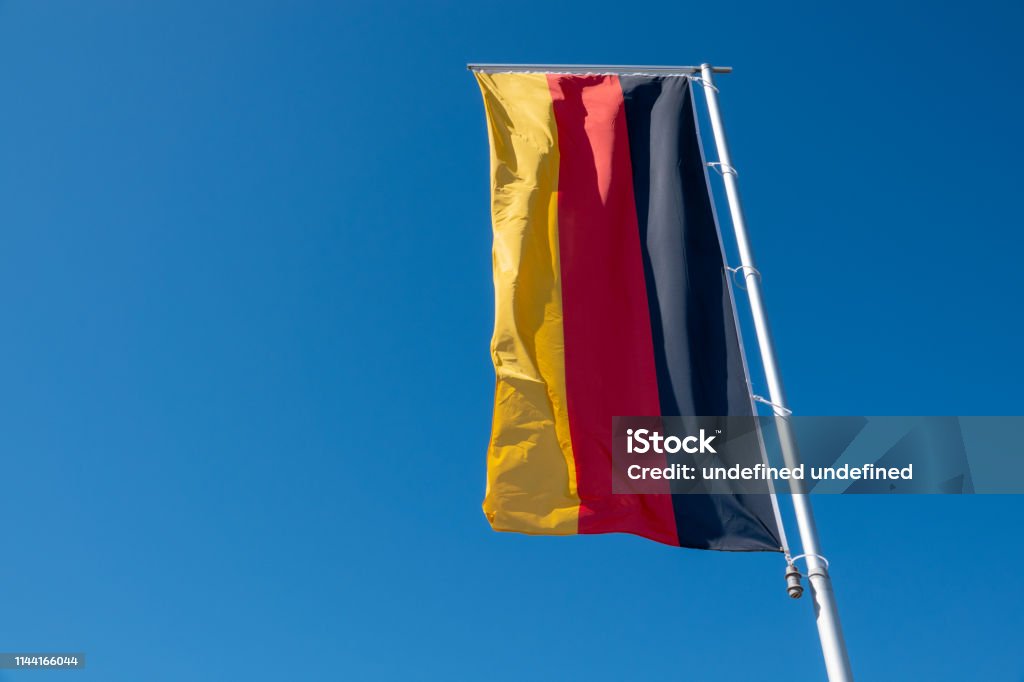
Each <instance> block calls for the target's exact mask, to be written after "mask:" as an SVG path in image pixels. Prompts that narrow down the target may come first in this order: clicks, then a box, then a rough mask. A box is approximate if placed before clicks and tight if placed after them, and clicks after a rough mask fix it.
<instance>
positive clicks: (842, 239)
mask: <svg viewBox="0 0 1024 682" xmlns="http://www.w3.org/2000/svg"><path fill="white" fill-rule="evenodd" d="M957 5H958V6H950V4H949V3H923V2H922V3H892V2H887V3H856V4H846V5H843V6H839V5H835V4H832V3H810V2H808V3H802V4H788V3H783V4H779V3H772V4H768V3H742V2H736V3H717V4H715V3H710V4H709V3H665V4H663V5H660V6H659V5H654V4H652V5H648V6H644V5H642V4H636V3H634V4H626V5H623V4H618V3H616V4H612V3H601V2H591V3H547V2H543V3H542V2H518V3H512V4H499V3H474V4H465V5H463V4H456V3H441V2H430V3H387V4H385V3H359V4H356V3H344V2H336V3H313V2H302V3H285V2H278V3H267V2H252V3H247V4H245V5H244V6H243V5H242V4H239V3H225V2H203V3H129V2H119V3H112V2H92V3H70V2H68V3H56V2H50V3H30V2H2V3H0V64H2V68H0V93H2V100H3V102H4V104H3V106H2V107H0V149H2V150H3V151H2V158H3V162H2V163H0V199H2V202H0V215H2V227H0V311H2V315H3V333H0V458H2V462H3V471H4V476H3V479H2V482H0V491H2V493H0V529H2V534H0V537H3V540H4V541H3V543H2V545H0V548H2V552H0V650H4V651H17V650H77V651H85V652H87V655H88V657H89V663H88V668H87V669H86V670H84V671H79V672H59V671H58V672H49V673H46V672H33V673H13V672H0V680H4V681H6V680H21V679H28V678H29V677H31V678H32V679H50V678H53V679H72V678H73V679H76V680H104V681H119V680H138V679H146V680H153V681H158V680H182V679H187V680H226V679H243V680H253V681H261V680H285V679H287V680H293V679H294V680H300V679H301V680H319V679H353V680H362V679H380V680H408V679H445V680H448V679H465V680H478V679H488V680H494V681H501V680H521V679H552V680H554V679H558V680H598V679H681V680H711V679H724V680H751V679H758V680H784V679H785V680H812V679H820V678H821V676H822V674H823V667H822V664H821V660H820V654H819V650H818V643H817V636H816V631H815V628H814V620H813V615H812V612H811V606H810V604H809V602H808V601H807V600H806V599H805V600H802V601H800V602H791V601H790V600H788V599H787V597H786V595H785V591H784V589H783V587H784V586H783V580H782V572H783V569H784V566H783V564H782V561H781V559H780V558H779V557H777V556H772V555H728V554H717V553H710V552H695V551H684V550H672V549H670V548H667V547H662V546H660V545H656V544H654V543H650V542H646V541H643V540H640V539H637V538H632V537H618V536H605V537H584V538H527V537H519V536H514V535H506V534H496V533H493V532H491V531H490V530H489V528H488V526H487V523H486V521H485V520H484V517H483V515H482V513H481V511H480V501H481V498H482V495H483V483H484V451H485V447H486V441H487V435H488V430H489V426H490V424H489V420H490V410H491V405H490V399H491V391H492V388H493V372H492V368H491V366H490V361H489V356H488V349H487V345H488V340H489V336H490V327H491V315H492V292H491V284H490V272H489V268H490V234H489V230H490V226H489V214H488V194H487V192H488V184H487V148H486V130H485V123H484V117H483V111H482V105H481V103H480V98H479V93H478V91H477V89H476V85H475V83H474V82H473V79H472V78H471V76H470V75H469V74H468V73H467V72H466V71H465V69H464V65H465V63H466V62H467V61H494V62H500V61H525V62H557V63H562V62H569V63H573V62H585V63H640V64H643V63H652V64H687V63H699V62H701V61H710V62H715V63H720V64H730V65H732V66H734V67H735V68H736V71H735V73H734V74H731V75H728V76H721V77H720V78H719V85H720V87H721V89H722V95H721V98H722V106H723V110H724V114H725V119H726V124H727V126H728V129H729V133H730V140H731V143H732V147H733V156H734V162H735V164H736V165H737V167H738V168H739V170H740V173H741V186H742V189H743V192H744V199H745V205H746V210H747V217H748V221H749V224H750V230H751V234H752V239H753V243H754V247H755V250H756V254H757V257H758V260H759V265H760V267H761V270H762V272H763V273H764V282H765V287H766V295H767V303H768V307H769V312H770V315H771V318H772V323H773V326H774V331H775V335H776V341H777V345H778V350H779V359H780V364H781V367H782V370H783V373H784V377H785V380H786V383H787V388H788V392H789V395H790V399H791V402H792V405H793V407H794V409H795V410H796V411H798V412H799V413H802V414H983V415H988V414H1020V413H1021V403H1022V400H1021V385H1022V384H1024V370H1022V369H1021V363H1020V362H1019V356H1020V348H1021V322H1020V315H1019V312H1018V310H1019V302H1018V299H1019V296H1020V292H1021V290H1022V286H1024V275H1022V274H1021V273H1022V268H1021V266H1020V264H1019V263H1018V262H1017V261H1018V260H1019V259H1018V257H1017V255H1015V254H1017V253H1018V252H1019V251H1020V249H1021V246H1022V241H1024V237H1022V235H1021V226H1022V225H1021V218H1020V212H1019V205H1018V204H1019V202H1018V200H1017V199H1018V195H1019V186H1020V182H1021V179H1022V173H1021V170H1020V166H1019V159H1020V158H1021V154H1022V151H1024V149H1022V142H1024V138H1022V134H1021V128H1020V121H1021V120H1022V118H1024V104H1022V99H1021V96H1020V93H1019V91H1018V90H1019V80H1020V72H1021V67H1022V65H1024V64H1022V62H1024V59H1022V53H1021V49H1020V39H1019V36H1020V31H1021V28H1022V23H1024V22H1022V16H1021V10H1020V9H1019V7H1017V6H1014V5H1012V4H1011V3H986V2H973V3H958V4H957ZM715 187H716V189H720V185H717V184H716V185H715ZM742 303H743V301H742V300H741V305H742ZM815 505H816V509H817V512H818V520H819V526H820V528H821V532H822V538H823V543H824V548H825V551H826V554H827V555H828V557H829V559H830V560H831V562H832V565H833V569H834V578H835V581H836V588H837V592H838V597H839V603H840V610H841V613H842V617H843V619H844V624H845V627H846V631H847V635H848V641H849V646H850V649H851V655H852V659H853V665H854V670H855V672H856V673H857V674H858V676H859V679H862V680H906V679H929V680H964V679H990V680H1012V681H1014V682H1020V680H1022V679H1024V657H1022V654H1021V653H1020V647H1019V644H1020V638H1021V633H1022V632H1024V608H1022V606H1024V586H1022V583H1021V581H1020V579H1019V575H1020V574H1019V566H1020V563H1021V561H1022V560H1024V550H1022V549H1021V547H1020V542H1019V538H1020V535H1021V530H1020V528H1021V523H1022V522H1024V501H1022V500H1021V498H1019V497H1011V496H1006V497H982V496H977V497H969V498H955V497H948V498H937V497H931V498H926V497H904V498H899V499H894V498H876V497H857V496H848V497H844V496H826V497H820V498H817V499H815ZM791 534H792V531H791Z"/></svg>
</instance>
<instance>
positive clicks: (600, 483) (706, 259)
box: [477, 73, 781, 551]
mask: <svg viewBox="0 0 1024 682" xmlns="http://www.w3.org/2000/svg"><path fill="white" fill-rule="evenodd" d="M477 81H478V83H479V85H480V89H481V91H482V92H483V98H484V106H485V108H486V112H487V123H488V136H489V139H490V147H491V208H492V220H493V228H494V250H493V259H494V290H495V309H496V310H495V327H494V336H493V339H492V343H491V354H492V357H493V360H494V368H495V371H496V373H497V387H496V390H495V398H494V419H493V427H492V432H491V440H490V447H489V451H488V465H487V492H486V496H485V499H484V503H483V508H484V513H485V515H486V516H487V519H488V521H489V522H490V523H491V526H492V527H493V528H494V529H495V530H500V531H514V532H521V533H532V534H543V535H571V534H577V533H579V534H588V533H615V532H620V533H633V534H636V535H640V536H643V537H646V538H650V539H651V540H656V541H658V542H662V543H665V544H669V545H675V546H683V547H694V548H702V549H719V550H740V551H757V550H764V551H779V550H780V544H781V543H780V541H779V531H778V526H777V524H776V520H775V515H774V512H773V508H772V501H771V499H770V498H769V496H768V495H748V496H733V495H682V494H676V495H673V494H671V493H672V490H671V489H670V487H669V486H670V484H669V482H667V481H666V482H665V491H664V492H665V494H661V495H657V494H613V493H612V418H613V417H614V416H628V415H685V416H691V415H692V416H702V415H707V416H724V415H748V416H749V415H752V414H753V405H752V403H751V399H750V387H749V382H748V378H747V372H746V367H745V363H744V359H743V355H742V351H741V346H740V342H739V334H738V331H737V323H736V317H735V313H734V307H733V302H732V292H731V290H730V283H729V278H728V273H727V272H726V270H725V267H724V257H723V250H722V243H721V239H720V236H719V231H718V226H717V223H716V220H715V214H714V208H713V204H712V201H711V198H710V192H709V189H708V177H707V172H706V166H705V164H704V156H703V151H702V149H701V143H700V135H699V130H698V126H697V117H696V110H695V107H694V101H693V93H692V89H691V83H690V80H689V79H688V78H686V77H685V76H642V75H636V76H625V75H623V76H616V75H571V74H554V73H551V74H546V73H477Z"/></svg>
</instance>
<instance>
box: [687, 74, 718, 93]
mask: <svg viewBox="0 0 1024 682" xmlns="http://www.w3.org/2000/svg"><path fill="white" fill-rule="evenodd" d="M686 77H687V78H689V79H690V80H691V81H693V82H694V83H700V84H701V85H703V86H704V87H705V88H711V89H712V90H714V91H715V92H719V90H718V86H717V85H715V84H714V83H712V82H711V81H709V80H708V79H707V78H702V77H701V76H691V75H687V76H686Z"/></svg>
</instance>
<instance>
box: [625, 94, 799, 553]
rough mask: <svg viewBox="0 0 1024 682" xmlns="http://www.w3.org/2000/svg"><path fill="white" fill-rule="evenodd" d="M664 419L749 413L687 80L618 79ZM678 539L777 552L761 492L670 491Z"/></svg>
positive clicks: (685, 542) (771, 515) (770, 513)
mask: <svg viewBox="0 0 1024 682" xmlns="http://www.w3.org/2000/svg"><path fill="white" fill-rule="evenodd" d="M619 81H620V83H621V85H622V93H623V99H624V102H625V110H626V124H627V128H628V130H629V146H630V156H631V161H632V167H633V192H634V195H635V197H636V211H637V219H638V223H639V226H640V243H641V249H642V251H643V260H644V274H645V278H646V283H647V299H648V301H647V302H648V307H649V311H650V319H651V333H652V337H653V340H654V361H655V367H656V370H657V374H658V392H659V398H660V401H661V412H662V414H663V415H680V416H726V415H729V416H750V415H751V404H750V394H749V388H748V385H747V379H746V373H745V371H744V366H743V357H742V355H741V351H740V344H739V334H738V332H737V330H736V323H735V317H734V312H733V307H732V299H731V296H730V295H729V289H728V283H727V280H726V277H727V274H728V273H727V272H726V271H725V267H724V257H723V254H722V245H721V241H720V239H719V235H718V227H717V225H716V224H715V216H714V209H713V207H712V203H711V197H710V194H709V190H708V185H707V175H706V171H705V166H704V154H703V151H702V149H701V144H700V134H699V132H698V128H697V118H696V110H695V107H694V102H693V93H692V90H691V87H690V81H689V80H688V79H686V78H679V77H652V76H622V77H620V78H619ZM672 499H673V505H674V508H675V516H676V527H677V528H678V532H679V543H680V545H682V546H684V547H698V548H702V549H722V550H778V549H779V545H780V541H779V532H778V528H777V524H776V521H775V515H774V512H773V510H772V507H771V500H770V499H769V497H768V496H767V495H752V496H730V495H705V496H701V495H674V496H673V498H672Z"/></svg>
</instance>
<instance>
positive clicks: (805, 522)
mask: <svg viewBox="0 0 1024 682" xmlns="http://www.w3.org/2000/svg"><path fill="white" fill-rule="evenodd" d="M700 71H701V82H702V83H703V85H704V94H705V96H706V97H705V98H706V100H707V105H708V114H709V116H710V118H711V129H712V131H714V136H715V146H716V147H717V149H718V167H719V170H720V171H721V174H722V179H723V180H724V182H725V194H726V197H727V199H728V202H729V214H730V216H731V217H732V226H733V230H734V231H735V233H736V245H737V247H738V249H739V253H740V265H739V267H738V268H737V271H738V272H739V273H740V274H741V275H742V276H743V279H744V281H745V283H746V286H747V294H748V297H749V299H750V310H751V313H752V314H753V318H754V330H755V332H756V334H757V344H758V347H759V348H760V351H761V364H762V365H763V367H764V373H765V378H766V379H767V382H768V392H769V393H768V394H769V396H770V400H771V403H772V409H773V410H774V411H775V415H776V417H777V419H776V421H777V422H778V426H779V429H778V431H779V440H780V443H781V446H782V452H783V456H784V457H785V459H786V465H787V466H790V467H793V466H796V465H797V464H799V453H798V451H797V448H796V440H795V438H794V437H793V433H792V431H791V430H790V424H789V422H788V420H787V419H786V417H788V416H789V414H790V412H789V410H788V409H787V407H786V393H785V391H784V390H783V387H782V378H781V376H780V375H779V368H778V364H777V362H776V359H775V346H774V344H773V343H772V334H771V329H770V328H769V326H768V317H767V315H766V314H765V308H764V300H763V299H762V297H761V275H760V273H759V272H758V270H757V268H756V267H755V266H754V255H753V253H752V251H751V249H750V240H749V239H748V236H747V224H746V221H745V220H744V218H743V206H742V204H741V203H740V190H739V183H738V181H737V177H736V169H735V168H733V166H732V157H731V156H730V155H729V143H728V141H727V139H726V136H725V125H724V124H723V122H722V112H721V110H720V109H719V108H718V88H716V87H715V83H714V76H713V73H714V72H715V69H714V67H712V66H711V65H710V64H701V67H700ZM798 490H799V489H797V491H794V493H793V510H794V514H795V516H796V523H797V528H798V529H799V531H800V543H801V545H802V547H803V551H804V556H805V557H806V561H807V577H808V581H809V582H810V584H811V596H812V598H813V601H814V611H815V613H816V614H817V622H818V637H819V639H820V640H821V651H822V654H823V655H824V658H825V669H826V670H827V672H828V679H829V682H852V681H853V672H852V670H851V669H850V657H849V654H847V652H846V642H845V641H844V639H843V628H842V625H841V624H840V622H839V609H838V606H837V605H836V596H835V592H834V591H833V590H832V579H831V578H830V577H829V573H828V562H827V561H826V560H825V558H824V557H823V556H822V555H821V546H820V543H819V541H818V530H817V527H816V526H815V523H814V512H813V510H812V509H811V501H810V499H809V498H808V496H807V494H806V493H804V492H800V491H798Z"/></svg>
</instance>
